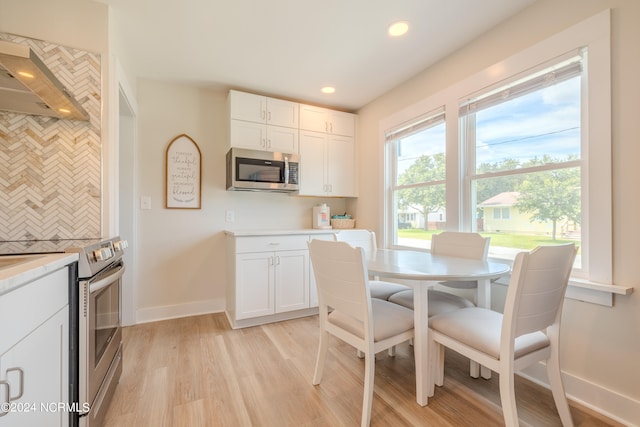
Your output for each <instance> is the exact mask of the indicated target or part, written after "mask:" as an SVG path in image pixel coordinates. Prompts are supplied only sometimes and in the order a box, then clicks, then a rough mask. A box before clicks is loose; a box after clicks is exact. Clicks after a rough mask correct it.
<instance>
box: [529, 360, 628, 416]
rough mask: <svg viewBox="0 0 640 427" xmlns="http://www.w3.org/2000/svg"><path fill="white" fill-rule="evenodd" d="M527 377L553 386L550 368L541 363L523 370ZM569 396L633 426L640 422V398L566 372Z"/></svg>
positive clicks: (563, 375)
mask: <svg viewBox="0 0 640 427" xmlns="http://www.w3.org/2000/svg"><path fill="white" fill-rule="evenodd" d="M519 374H520V375H522V376H523V377H524V378H527V379H528V380H531V381H533V382H535V383H536V384H539V385H541V386H543V387H546V388H549V383H548V380H547V370H546V367H545V366H544V364H543V363H538V364H536V365H534V366H531V367H529V368H527V369H525V370H524V371H521V372H519ZM562 382H563V383H564V388H565V392H566V393H567V398H568V399H569V400H570V401H574V402H576V403H579V404H580V405H583V406H586V407H587V408H589V409H592V410H593V411H595V412H598V413H600V414H602V415H604V416H606V417H608V418H611V419H612V420H615V421H617V422H619V423H621V424H624V425H626V426H629V427H638V426H640V401H638V400H634V399H632V398H631V397H628V396H624V395H622V394H620V393H618V392H616V391H614V390H609V389H607V388H605V387H603V386H601V385H599V384H595V383H592V382H590V381H588V380H585V379H584V378H579V377H576V376H574V375H571V374H567V373H566V372H563V373H562Z"/></svg>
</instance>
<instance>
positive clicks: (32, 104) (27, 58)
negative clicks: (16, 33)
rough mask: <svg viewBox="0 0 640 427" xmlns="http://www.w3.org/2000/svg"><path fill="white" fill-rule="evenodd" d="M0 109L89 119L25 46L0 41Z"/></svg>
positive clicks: (40, 61) (76, 102)
mask: <svg viewBox="0 0 640 427" xmlns="http://www.w3.org/2000/svg"><path fill="white" fill-rule="evenodd" d="M0 110H4V111H13V112H16V113H21V114H28V115H38V116H50V117H57V118H59V119H71V120H84V121H88V120H89V114H88V113H87V111H86V110H85V109H84V108H82V106H81V105H80V103H78V101H76V100H75V99H74V98H73V96H71V94H70V93H69V92H68V91H67V89H66V88H65V87H64V86H63V85H62V83H60V80H58V79H57V78H56V76H55V75H53V73H52V72H51V70H49V69H48V68H47V66H46V65H44V63H43V62H42V60H41V59H40V58H38V56H37V55H36V54H35V53H34V52H33V51H32V50H31V48H30V47H29V46H26V45H22V44H18V43H12V42H8V41H4V40H0Z"/></svg>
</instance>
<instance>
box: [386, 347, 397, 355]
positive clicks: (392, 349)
mask: <svg viewBox="0 0 640 427" xmlns="http://www.w3.org/2000/svg"><path fill="white" fill-rule="evenodd" d="M387 354H388V355H389V357H396V346H395V345H393V346H391V347H389V348H388V349H387Z"/></svg>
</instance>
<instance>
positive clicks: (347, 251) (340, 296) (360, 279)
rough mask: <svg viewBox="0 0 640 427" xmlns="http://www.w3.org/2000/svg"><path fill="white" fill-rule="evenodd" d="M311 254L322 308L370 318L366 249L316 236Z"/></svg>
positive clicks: (362, 320) (358, 318)
mask: <svg viewBox="0 0 640 427" xmlns="http://www.w3.org/2000/svg"><path fill="white" fill-rule="evenodd" d="M309 254H310V256H311V263H312V265H313V272H314V274H315V278H316V285H317V288H318V301H319V303H320V309H321V310H322V309H323V308H324V307H326V306H328V307H332V308H333V309H335V310H338V311H340V312H342V313H344V314H347V315H349V316H352V317H354V318H355V319H356V320H359V321H361V322H364V321H365V319H367V318H368V317H370V313H371V300H370V298H369V285H368V279H367V268H366V264H365V260H364V250H363V249H362V248H359V247H357V248H354V247H352V246H351V245H349V244H348V243H346V242H335V241H328V240H317V239H314V240H311V241H310V242H309Z"/></svg>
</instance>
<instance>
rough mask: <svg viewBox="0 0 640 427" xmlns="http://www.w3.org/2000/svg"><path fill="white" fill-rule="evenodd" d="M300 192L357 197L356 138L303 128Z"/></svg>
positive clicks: (308, 194)
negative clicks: (304, 129)
mask: <svg viewBox="0 0 640 427" xmlns="http://www.w3.org/2000/svg"><path fill="white" fill-rule="evenodd" d="M298 194H299V195H301V196H322V197H356V196H357V191H356V176H355V146H354V139H353V137H350V136H341V135H330V134H326V133H320V132H310V131H300V191H299V192H298Z"/></svg>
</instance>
